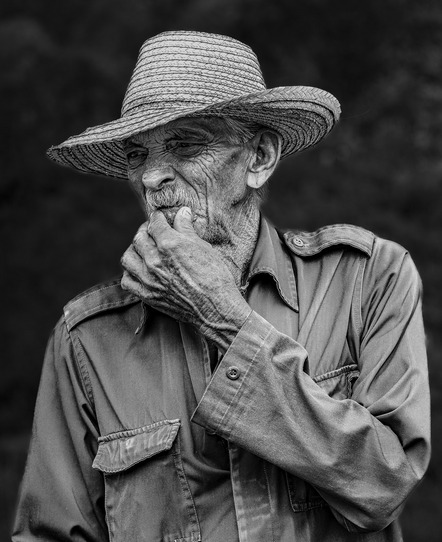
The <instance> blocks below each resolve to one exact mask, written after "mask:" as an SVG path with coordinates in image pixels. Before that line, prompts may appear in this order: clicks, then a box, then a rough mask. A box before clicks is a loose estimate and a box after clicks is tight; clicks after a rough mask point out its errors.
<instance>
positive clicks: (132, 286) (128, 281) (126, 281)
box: [120, 271, 141, 297]
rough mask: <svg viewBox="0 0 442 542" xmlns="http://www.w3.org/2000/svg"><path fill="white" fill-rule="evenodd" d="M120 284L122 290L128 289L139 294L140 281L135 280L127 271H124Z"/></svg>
mask: <svg viewBox="0 0 442 542" xmlns="http://www.w3.org/2000/svg"><path fill="white" fill-rule="evenodd" d="M120 284H121V287H122V288H123V290H128V291H129V292H132V293H134V294H135V295H137V296H139V297H140V296H141V285H140V283H139V282H138V281H137V280H135V278H134V277H133V276H132V275H131V274H130V273H129V272H128V271H124V273H123V276H122V277H121V281H120Z"/></svg>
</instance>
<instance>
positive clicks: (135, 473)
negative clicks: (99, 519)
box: [92, 420, 201, 542]
mask: <svg viewBox="0 0 442 542" xmlns="http://www.w3.org/2000/svg"><path fill="white" fill-rule="evenodd" d="M179 429H180V421H179V420H163V421H160V422H157V423H154V424H152V425H148V426H145V427H140V428H137V429H131V430H127V431H120V432H117V433H112V434H110V435H106V436H104V437H100V438H99V441H98V442H99V445H98V451H97V455H96V457H95V460H94V462H93V464H92V466H93V468H95V469H98V470H99V471H101V472H102V473H103V475H104V479H105V501H106V519H107V523H108V529H109V535H110V540H111V541H115V542H117V541H118V542H119V541H123V540H134V541H135V540H140V541H141V540H158V541H160V540H161V541H162V542H198V541H200V540H201V535H200V528H199V522H198V518H197V515H196V510H195V505H194V502H193V498H192V495H191V493H190V490H189V485H188V483H187V478H186V474H185V472H184V468H183V463H182V459H181V453H180V438H179Z"/></svg>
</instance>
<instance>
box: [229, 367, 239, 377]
mask: <svg viewBox="0 0 442 542" xmlns="http://www.w3.org/2000/svg"><path fill="white" fill-rule="evenodd" d="M226 375H227V378H230V380H237V379H238V378H239V375H240V370H239V369H238V367H233V366H232V367H229V368H228V369H227V371H226Z"/></svg>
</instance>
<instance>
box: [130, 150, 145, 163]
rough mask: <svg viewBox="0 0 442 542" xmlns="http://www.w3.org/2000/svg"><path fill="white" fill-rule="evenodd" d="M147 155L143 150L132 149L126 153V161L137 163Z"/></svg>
mask: <svg viewBox="0 0 442 542" xmlns="http://www.w3.org/2000/svg"><path fill="white" fill-rule="evenodd" d="M146 156H147V152H146V151H143V150H133V151H129V152H128V153H126V157H127V161H128V162H129V164H137V163H141V162H143V161H144V159H145V158H146Z"/></svg>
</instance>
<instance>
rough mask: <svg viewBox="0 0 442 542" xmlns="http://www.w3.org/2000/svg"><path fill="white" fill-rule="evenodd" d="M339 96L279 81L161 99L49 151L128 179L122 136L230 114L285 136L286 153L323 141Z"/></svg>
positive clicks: (62, 160)
mask: <svg viewBox="0 0 442 542" xmlns="http://www.w3.org/2000/svg"><path fill="white" fill-rule="evenodd" d="M340 111H341V110H340V106H339V102H338V100H337V99H336V98H335V97H334V96H333V95H332V94H330V93H328V92H326V91H324V90H321V89H318V88H314V87H305V86H297V87H278V88H274V89H268V90H264V91H262V92H259V93H255V94H249V95H246V96H241V97H239V98H236V99H234V100H228V101H224V102H218V103H216V104H211V105H207V104H201V103H195V102H194V103H189V102H188V101H187V102H185V103H183V102H170V103H167V104H166V103H164V102H158V103H153V104H148V105H146V106H144V107H143V108H139V109H138V110H136V111H134V112H132V113H131V114H129V115H126V116H124V117H121V118H119V119H117V120H114V121H112V122H108V123H106V124H101V125H98V126H94V127H92V128H88V129H87V130H85V131H84V132H83V133H81V134H79V135H76V136H72V137H70V138H69V139H67V140H66V141H64V142H63V143H61V144H60V145H56V146H53V147H51V148H50V149H49V150H48V151H47V155H48V157H49V158H50V159H51V160H53V161H55V162H57V163H58V164H60V165H63V166H68V167H71V168H74V169H77V170H79V171H82V172H84V173H92V174H94V175H105V176H107V177H112V178H115V179H123V180H127V162H126V155H125V153H124V150H123V145H122V141H124V140H126V139H127V138H129V137H131V136H133V135H135V134H138V133H140V132H144V131H146V130H152V129H153V128H156V127H158V126H162V125H164V124H167V123H168V122H171V121H173V120H176V119H178V118H182V117H198V116H208V115H214V116H229V117H232V118H237V119H244V120H248V121H254V122H257V123H259V124H262V125H263V126H267V127H268V128H270V129H272V130H275V131H276V132H277V133H279V135H280V136H281V138H282V149H281V158H283V157H285V156H288V155H290V154H293V153H295V152H300V151H302V150H305V149H307V148H309V147H312V146H313V145H315V144H317V143H318V142H319V141H321V140H322V139H323V138H324V137H325V136H326V135H327V134H328V133H329V132H330V130H331V129H332V128H333V126H334V125H335V124H336V122H337V121H338V120H339V115H340Z"/></svg>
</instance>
